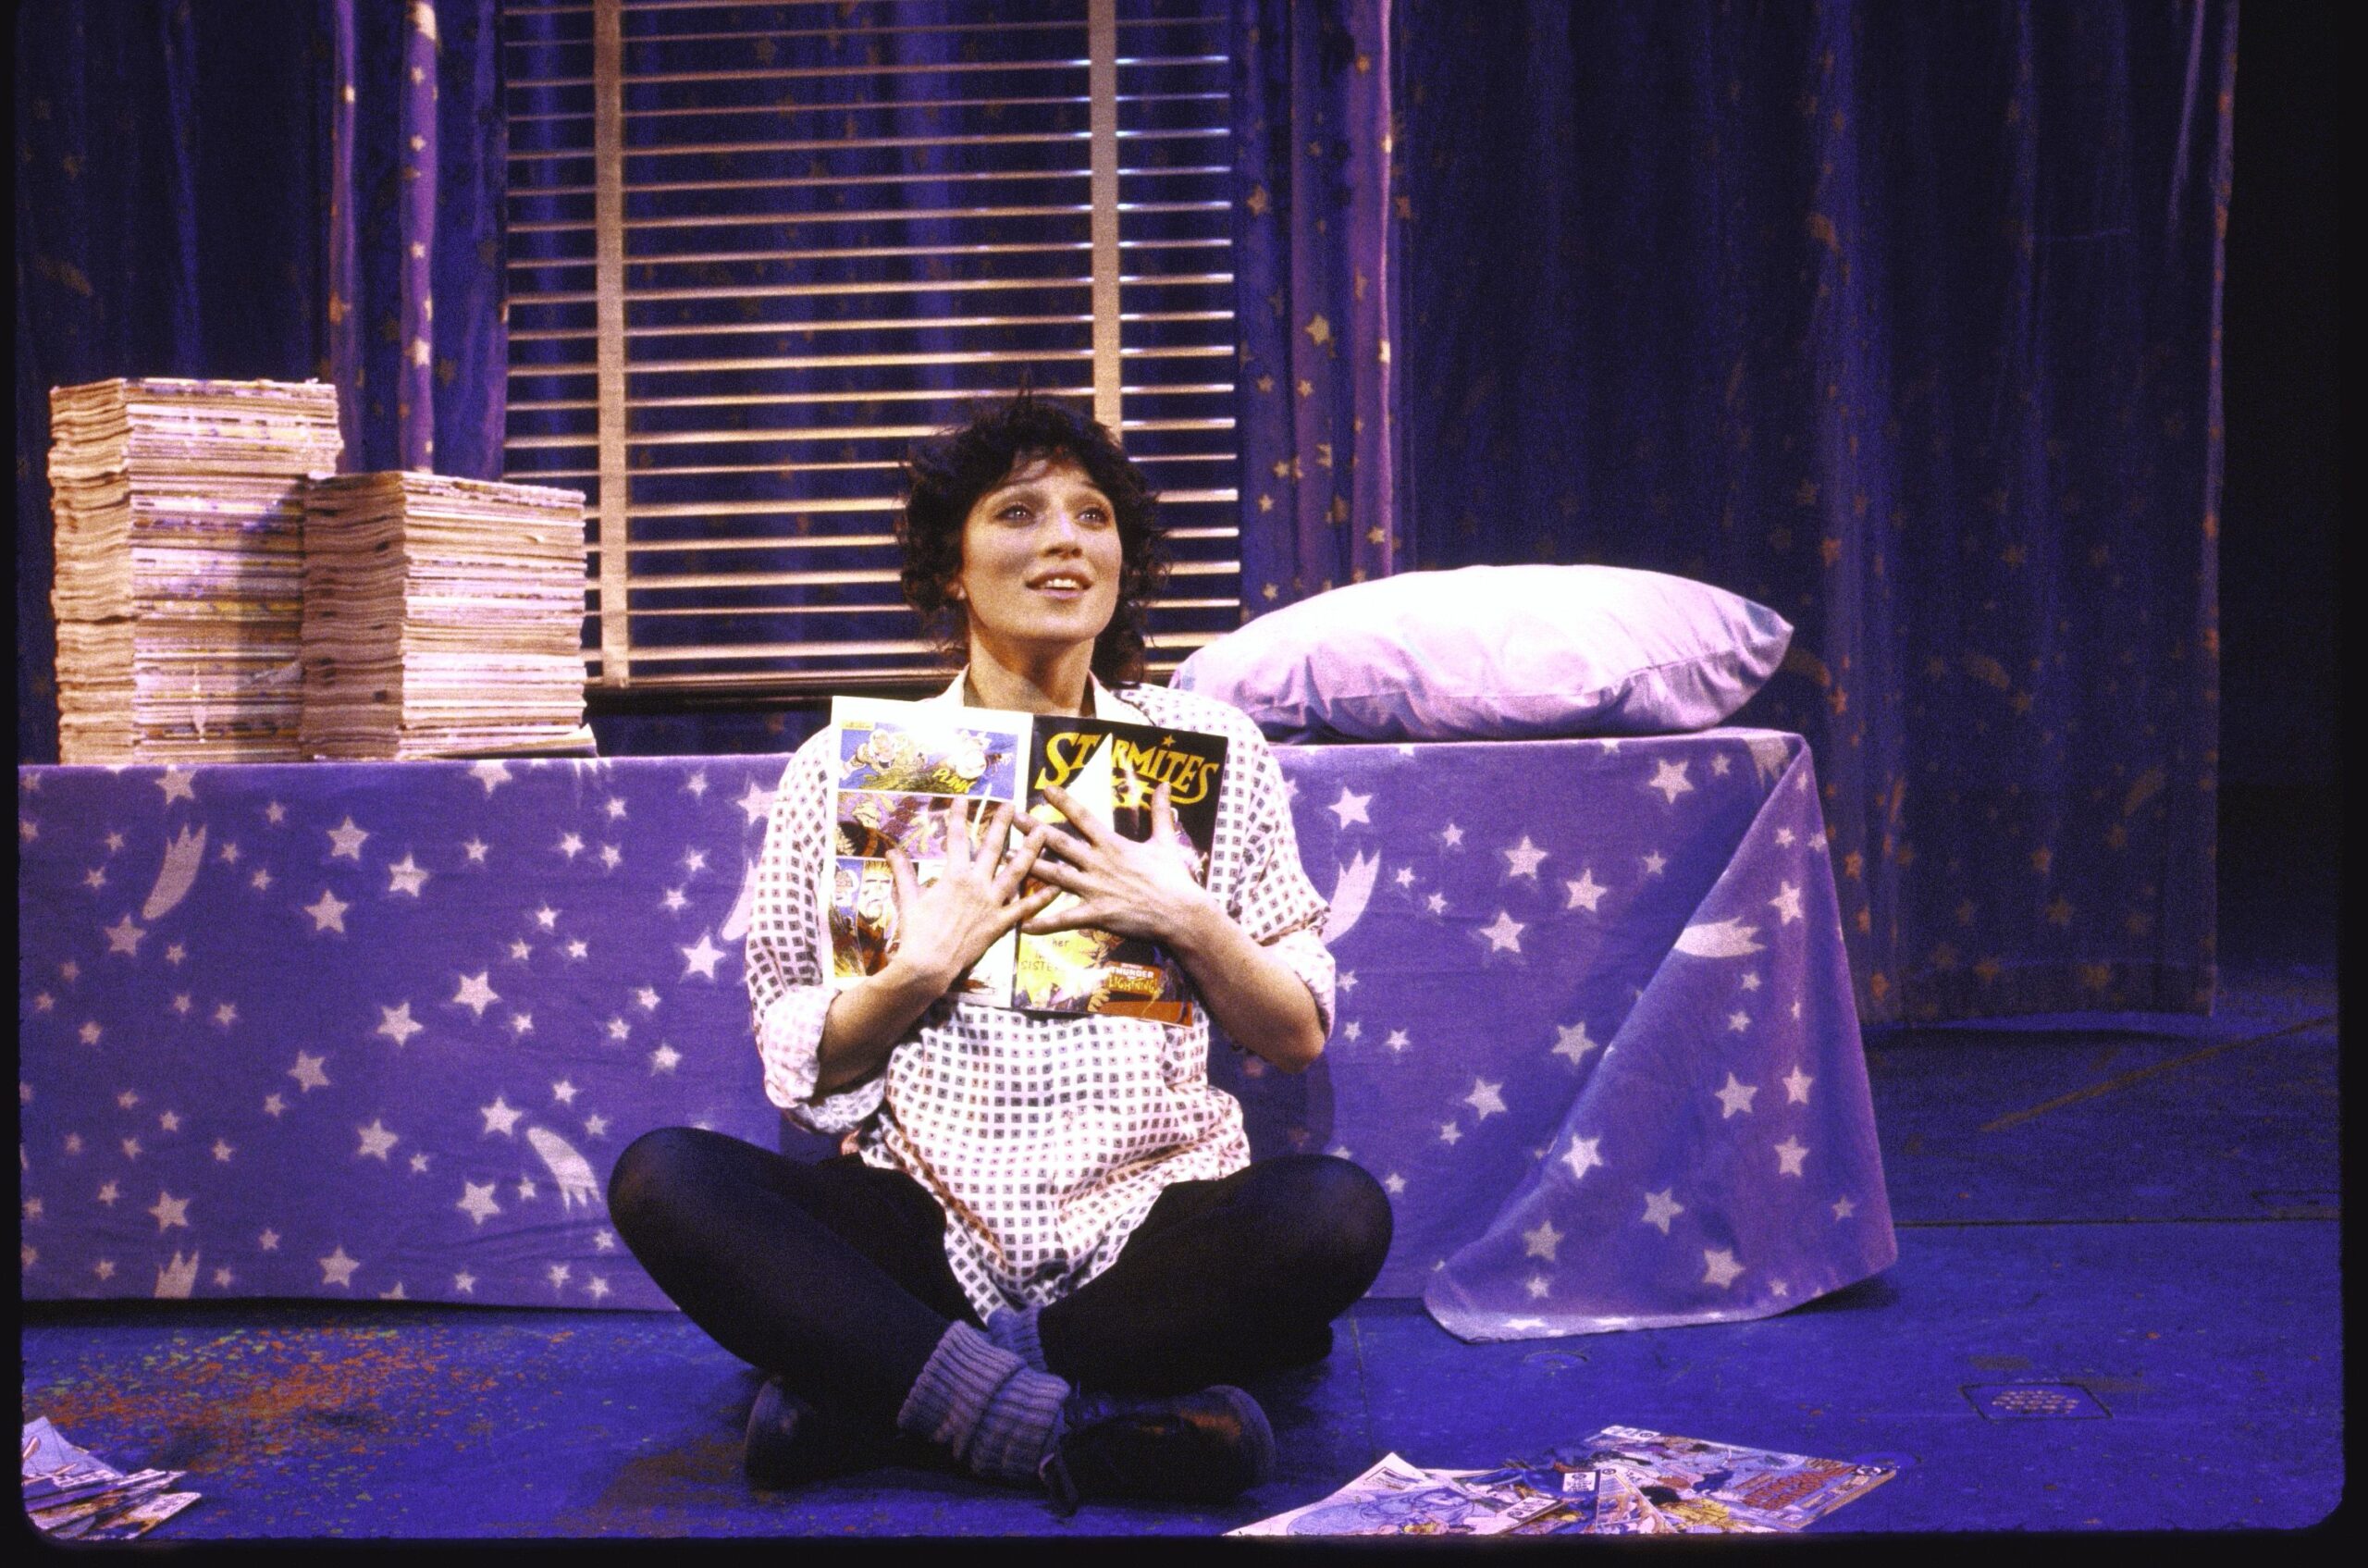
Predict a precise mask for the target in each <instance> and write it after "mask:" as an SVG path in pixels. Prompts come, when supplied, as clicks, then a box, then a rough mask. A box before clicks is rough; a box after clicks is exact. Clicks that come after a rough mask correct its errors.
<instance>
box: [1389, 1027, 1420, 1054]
mask: <svg viewBox="0 0 2368 1568" xmlns="http://www.w3.org/2000/svg"><path fill="white" fill-rule="evenodd" d="M1382 1043H1383V1044H1385V1045H1387V1046H1388V1047H1389V1048H1390V1049H1391V1050H1393V1051H1403V1050H1404V1049H1406V1047H1407V1046H1408V1045H1411V1044H1412V1043H1413V1042H1412V1041H1410V1040H1408V1039H1407V1038H1406V1031H1404V1030H1402V1029H1393V1030H1391V1031H1389V1038H1388V1039H1387V1040H1385V1041H1383V1042H1382Z"/></svg>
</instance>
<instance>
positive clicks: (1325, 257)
mask: <svg viewBox="0 0 2368 1568" xmlns="http://www.w3.org/2000/svg"><path fill="white" fill-rule="evenodd" d="M1390 6H1391V0H1235V6H1234V47H1233V80H1234V87H1233V112H1234V135H1235V148H1236V161H1235V175H1236V185H1237V189H1236V191H1235V192H1234V267H1235V274H1236V278H1237V283H1236V288H1235V298H1236V303H1235V325H1236V329H1237V330H1238V331H1239V332H1240V337H1241V349H1240V355H1239V356H1238V357H1239V364H1237V365H1236V367H1235V377H1234V379H1235V394H1234V406H1235V408H1236V410H1237V415H1236V417H1237V419H1238V422H1239V426H1240V441H1241V478H1240V491H1241V496H1240V506H1241V599H1242V617H1243V619H1245V620H1247V619H1249V618H1250V617H1251V616H1252V615H1255V614H1257V613H1259V612H1260V611H1265V610H1271V609H1274V608H1275V607H1277V605H1282V604H1289V603H1290V602H1292V601H1293V600H1296V599H1304V598H1306V597H1307V596H1308V595H1310V594H1315V593H1321V592H1323V591H1324V590H1325V589H1326V588H1331V587H1337V586H1339V585H1341V584H1344V583H1350V582H1363V580H1365V579H1366V578H1368V577H1381V576H1387V575H1388V574H1390V573H1391V572H1393V571H1396V570H1398V569H1399V567H1400V565H1402V564H1403V562H1404V559H1405V543H1404V539H1403V537H1402V528H1401V512H1400V497H1399V493H1398V472H1399V467H1400V454H1399V451H1398V434H1397V432H1398V428H1399V421H1398V417H1397V413H1396V410H1397V407H1398V403H1399V401H1400V393H1399V391H1398V390H1397V389H1396V388H1395V386H1394V377H1395V373H1396V366H1395V365H1394V364H1393V357H1394V355H1395V354H1396V352H1397V347H1396V345H1395V344H1394V343H1393V342H1392V335H1393V333H1394V332H1395V331H1396V330H1397V328H1398V322H1397V312H1396V309H1395V306H1394V304H1393V300H1394V297H1395V295H1396V294H1397V292H1398V291H1399V290H1400V262H1399V258H1398V256H1397V254H1396V250H1397V242H1398V241H1397V236H1398V233H1399V230H1400V224H1401V220H1402V216H1403V202H1402V198H1401V197H1400V195H1399V193H1398V189H1397V188H1398V186H1399V184H1400V179H1401V177H1400V176H1399V175H1397V174H1396V173H1394V172H1393V169H1392V159H1393V157H1394V156H1395V155H1396V145H1395V139H1394V137H1393V133H1392V90H1391V76H1392V70H1391V49H1392V47H1393V40H1392V36H1391V19H1390Z"/></svg>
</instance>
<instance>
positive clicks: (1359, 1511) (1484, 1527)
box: [1227, 1453, 1556, 1536]
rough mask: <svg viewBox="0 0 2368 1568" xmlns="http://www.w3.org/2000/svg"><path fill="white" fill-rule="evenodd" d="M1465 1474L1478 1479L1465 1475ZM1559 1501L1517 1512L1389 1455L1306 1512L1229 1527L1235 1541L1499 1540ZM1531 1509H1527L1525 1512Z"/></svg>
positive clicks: (1446, 1474)
mask: <svg viewBox="0 0 2368 1568" xmlns="http://www.w3.org/2000/svg"><path fill="white" fill-rule="evenodd" d="M1464 1474H1477V1473H1476V1472H1466V1473H1464ZM1555 1502H1556V1500H1555V1499H1553V1498H1551V1497H1541V1498H1533V1499H1527V1500H1523V1503H1522V1505H1521V1506H1520V1507H1516V1506H1515V1505H1514V1504H1513V1503H1511V1501H1509V1500H1506V1499H1504V1498H1501V1497H1499V1496H1497V1495H1495V1494H1493V1493H1492V1492H1490V1491H1489V1490H1488V1489H1486V1488H1474V1487H1471V1486H1468V1485H1465V1484H1463V1483H1462V1480H1461V1479H1460V1477H1459V1475H1458V1473H1456V1472H1452V1471H1439V1470H1421V1469H1417V1468H1416V1467H1415V1466H1413V1465H1412V1464H1409V1463H1406V1462H1405V1461H1404V1460H1403V1459H1400V1457H1399V1456H1398V1455H1396V1454H1394V1453H1391V1454H1384V1455H1383V1456H1382V1457H1381V1458H1380V1459H1379V1460H1377V1461H1375V1463H1374V1464H1373V1465H1372V1466H1371V1467H1370V1468H1368V1469H1367V1470H1366V1471H1365V1472H1364V1473H1363V1475H1359V1476H1358V1477H1357V1478H1356V1479H1355V1480H1353V1481H1351V1482H1350V1483H1349V1484H1348V1485H1347V1486H1345V1487H1342V1488H1340V1489H1339V1490H1338V1491H1336V1492H1334V1493H1332V1494H1331V1495H1330V1496H1329V1497H1324V1498H1318V1499H1317V1500H1315V1501H1314V1502H1311V1503H1308V1504H1306V1505H1305V1506H1304V1507H1301V1508H1294V1509H1292V1510H1290V1511H1289V1512H1287V1513H1277V1514H1276V1515H1275V1516H1274V1517H1273V1518H1271V1519H1262V1520H1260V1521H1258V1522H1257V1523H1256V1524H1254V1525H1242V1526H1241V1527H1240V1529H1237V1530H1230V1531H1227V1534H1228V1535H1236V1536H1493V1535H1503V1534H1506V1533H1507V1532H1509V1531H1511V1529H1512V1528H1513V1527H1514V1526H1515V1525H1519V1524H1521V1523H1522V1522H1523V1520H1524V1519H1526V1518H1527V1517H1529V1514H1530V1513H1534V1512H1541V1511H1542V1510H1543V1509H1544V1508H1550V1507H1552V1506H1554V1504H1555ZM1523 1508H1526V1509H1527V1511H1528V1512H1523V1511H1522V1509H1523Z"/></svg>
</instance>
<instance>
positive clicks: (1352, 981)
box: [1332, 969, 1357, 993]
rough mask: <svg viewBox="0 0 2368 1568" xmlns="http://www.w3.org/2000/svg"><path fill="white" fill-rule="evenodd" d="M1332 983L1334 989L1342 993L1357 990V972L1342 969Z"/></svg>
mask: <svg viewBox="0 0 2368 1568" xmlns="http://www.w3.org/2000/svg"><path fill="white" fill-rule="evenodd" d="M1332 983H1333V985H1334V987H1335V988H1336V989H1338V990H1339V991H1341V992H1343V993H1346V992H1351V991H1354V990H1355V989H1356V988H1357V971H1356V970H1354V969H1342V970H1341V971H1340V976H1339V978H1338V980H1336V981H1334V982H1332Z"/></svg>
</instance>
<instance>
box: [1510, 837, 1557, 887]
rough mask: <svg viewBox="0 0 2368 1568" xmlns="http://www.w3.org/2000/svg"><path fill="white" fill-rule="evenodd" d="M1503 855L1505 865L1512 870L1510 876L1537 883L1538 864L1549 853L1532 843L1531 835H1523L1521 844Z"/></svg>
mask: <svg viewBox="0 0 2368 1568" xmlns="http://www.w3.org/2000/svg"><path fill="white" fill-rule="evenodd" d="M1502 853H1503V855H1504V857H1505V864H1506V865H1507V866H1508V867H1509V868H1511V870H1509V871H1508V873H1507V874H1508V875H1511V876H1517V877H1527V878H1529V879H1530V880H1531V881H1532V882H1535V881H1536V880H1537V863H1538V862H1539V861H1540V860H1543V859H1545V858H1546V857H1547V853H1548V852H1547V851H1546V850H1543V849H1540V848H1538V847H1537V846H1536V845H1534V844H1532V843H1530V842H1529V834H1527V833H1523V834H1522V835H1521V842H1520V843H1519V844H1517V845H1515V846H1513V847H1512V848H1511V849H1508V850H1505V851H1503V852H1502Z"/></svg>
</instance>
